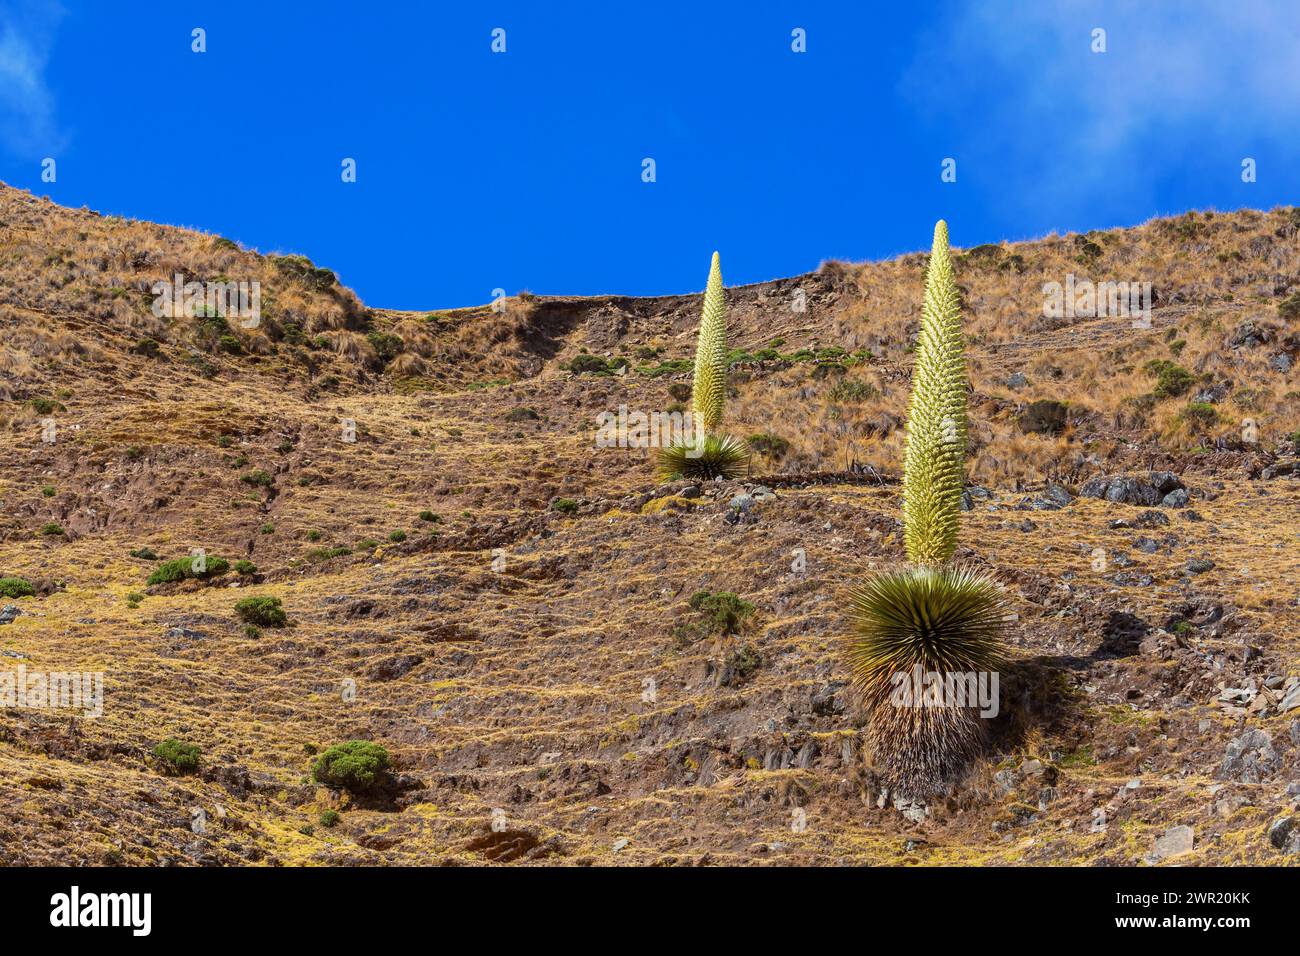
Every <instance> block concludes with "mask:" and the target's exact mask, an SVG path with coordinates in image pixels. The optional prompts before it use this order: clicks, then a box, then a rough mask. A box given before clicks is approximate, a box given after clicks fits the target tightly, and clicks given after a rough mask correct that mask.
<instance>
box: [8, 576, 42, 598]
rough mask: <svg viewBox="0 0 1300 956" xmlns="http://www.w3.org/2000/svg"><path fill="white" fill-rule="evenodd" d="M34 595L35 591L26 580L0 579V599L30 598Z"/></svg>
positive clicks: (14, 578) (15, 578)
mask: <svg viewBox="0 0 1300 956" xmlns="http://www.w3.org/2000/svg"><path fill="white" fill-rule="evenodd" d="M35 594H36V589H35V588H34V587H32V584H31V582H30V581H28V580H27V579H26V578H17V577H9V578H0V597H7V598H20V597H32V596H33V595H35Z"/></svg>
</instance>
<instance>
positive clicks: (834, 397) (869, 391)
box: [830, 378, 877, 404]
mask: <svg viewBox="0 0 1300 956" xmlns="http://www.w3.org/2000/svg"><path fill="white" fill-rule="evenodd" d="M876 394H877V393H876V386H874V385H872V384H871V383H870V382H861V381H858V380H857V379H855V378H846V379H843V380H841V381H839V382H836V383H835V386H834V387H833V388H832V389H831V390H830V400H831V401H832V402H841V403H845V404H847V403H850V402H865V401H870V400H871V399H873V398H875V397H876Z"/></svg>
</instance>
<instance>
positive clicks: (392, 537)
mask: <svg viewBox="0 0 1300 956" xmlns="http://www.w3.org/2000/svg"><path fill="white" fill-rule="evenodd" d="M388 540H389V541H391V542H393V544H401V543H402V542H403V541H405V540H406V532H405V531H402V530H401V529H398V530H397V531H390V532H388Z"/></svg>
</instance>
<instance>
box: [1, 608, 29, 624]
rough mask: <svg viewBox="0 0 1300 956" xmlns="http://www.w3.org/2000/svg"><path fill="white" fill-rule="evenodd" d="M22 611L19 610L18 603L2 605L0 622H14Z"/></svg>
mask: <svg viewBox="0 0 1300 956" xmlns="http://www.w3.org/2000/svg"><path fill="white" fill-rule="evenodd" d="M22 613H23V612H22V611H20V610H18V605H16V604H6V605H5V606H4V607H0V624H12V623H13V621H14V618H16V617H17V616H18V615H19V614H22Z"/></svg>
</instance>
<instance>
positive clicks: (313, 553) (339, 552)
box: [306, 541, 379, 564]
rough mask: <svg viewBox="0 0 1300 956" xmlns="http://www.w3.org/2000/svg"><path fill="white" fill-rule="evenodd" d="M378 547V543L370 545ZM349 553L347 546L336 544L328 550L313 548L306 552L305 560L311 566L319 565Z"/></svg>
mask: <svg viewBox="0 0 1300 956" xmlns="http://www.w3.org/2000/svg"><path fill="white" fill-rule="evenodd" d="M378 546H379V542H378V541H376V542H375V543H374V544H373V545H371V547H378ZM351 553H352V549H351V548H349V547H348V546H347V545H345V544H336V545H334V546H333V547H330V548H313V549H312V550H310V551H308V552H307V555H306V557H307V560H308V561H309V562H311V563H312V564H319V563H320V562H322V561H328V560H330V559H331V558H341V557H342V556H343V555H345V554H351Z"/></svg>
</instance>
